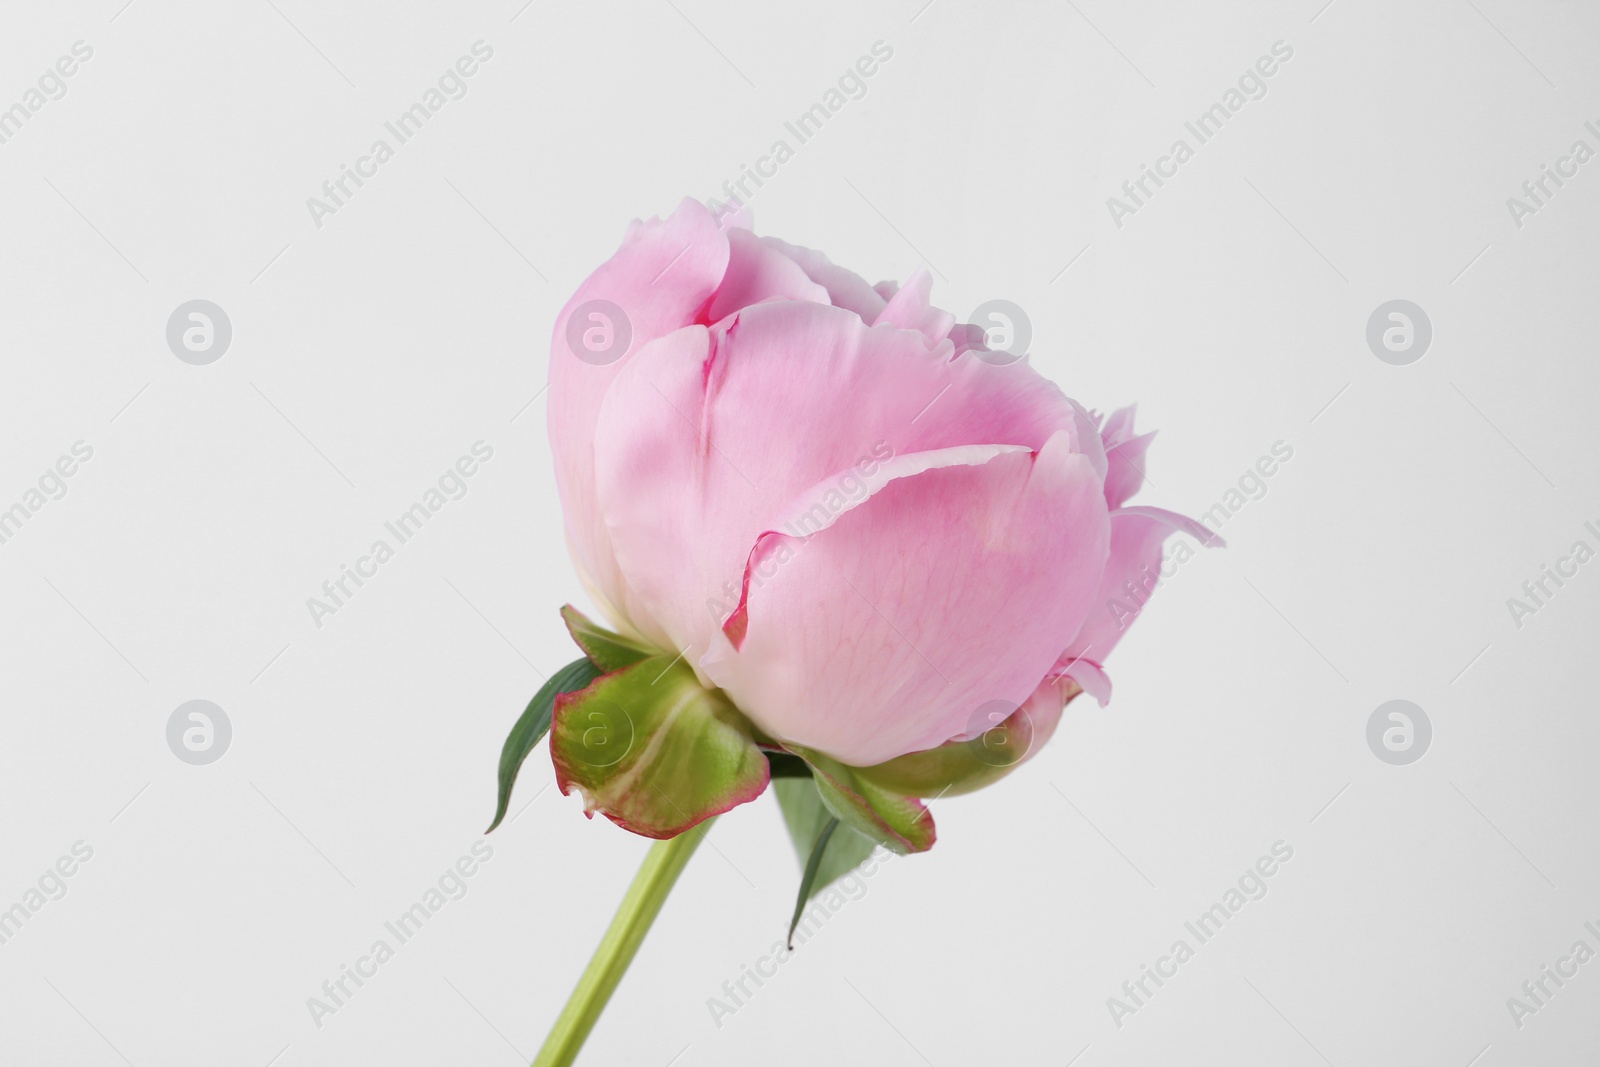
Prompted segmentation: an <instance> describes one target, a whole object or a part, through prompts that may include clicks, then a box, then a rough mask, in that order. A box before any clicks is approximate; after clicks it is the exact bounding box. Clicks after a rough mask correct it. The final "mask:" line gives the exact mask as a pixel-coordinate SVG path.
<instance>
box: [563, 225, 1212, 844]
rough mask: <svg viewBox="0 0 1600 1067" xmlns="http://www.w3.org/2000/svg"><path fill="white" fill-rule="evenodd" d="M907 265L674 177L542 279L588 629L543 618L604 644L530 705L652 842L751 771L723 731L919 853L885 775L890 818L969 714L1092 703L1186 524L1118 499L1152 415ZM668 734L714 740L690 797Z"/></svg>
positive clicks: (611, 803) (1052, 720)
mask: <svg viewBox="0 0 1600 1067" xmlns="http://www.w3.org/2000/svg"><path fill="white" fill-rule="evenodd" d="M930 287H931V283H930V280H929V277H928V275H927V273H926V272H923V271H919V272H917V273H916V274H914V275H912V276H911V278H910V279H908V280H907V281H906V283H905V284H904V285H900V286H896V285H895V284H893V283H890V282H881V283H879V284H877V285H869V284H868V283H867V282H866V281H864V280H863V279H862V278H860V277H858V276H857V275H855V274H853V273H851V272H850V271H848V270H845V269H843V268H841V267H838V266H835V265H834V264H832V263H830V262H829V261H828V259H827V258H826V257H824V256H823V255H821V254H820V253H817V252H813V251H811V250H809V249H805V248H799V247H796V246H793V245H789V244H786V243H784V242H782V241H779V240H776V239H774V238H771V237H757V236H756V235H755V234H754V233H752V232H751V231H750V230H749V229H746V228H743V227H742V226H739V225H735V226H733V227H731V228H726V229H724V228H722V227H719V225H718V223H717V221H716V220H715V219H714V218H713V217H712V215H711V213H710V212H709V211H708V210H707V209H706V208H705V207H703V206H702V205H700V204H698V203H696V202H694V201H692V200H685V201H684V202H683V203H682V204H681V205H680V206H679V207H678V209H677V211H675V212H674V213H673V214H672V215H671V217H669V218H667V219H665V220H659V219H653V220H651V221H649V222H644V223H639V222H635V223H634V224H633V226H632V227H631V229H630V230H629V232H628V235H627V237H626V238H625V240H624V241H623V244H622V247H621V248H620V249H619V250H618V251H617V253H616V254H615V255H614V256H612V258H611V259H610V260H609V261H607V262H606V263H605V264H603V265H602V266H601V267H600V268H599V269H598V270H596V271H595V272H594V274H593V275H591V276H590V277H589V279H588V280H587V281H585V282H584V283H583V284H582V286H580V287H579V289H578V291H577V293H576V294H575V295H574V296H573V297H572V299H571V301H569V302H568V304H567V306H566V307H565V308H564V309H563V311H562V313H561V315H560V317H559V318H558V319H557V321H556V324H555V330H554V339H553V350H552V353H551V360H550V388H549V432H550V443H551V448H552V450H553V452H554V456H555V462H556V472H557V483H558V486H559V489H560V493H561V501H562V506H563V508H564V511H565V517H566V533H567V538H568V543H569V546H570V549H571V552H572V556H573V559H574V561H575V562H576V564H577V567H578V569H579V572H580V574H581V576H582V578H583V581H584V584H585V586H586V587H587V588H588V590H589V591H590V592H591V594H592V595H593V597H594V600H595V602H596V603H597V604H598V605H599V607H600V609H601V611H602V613H603V614H604V615H605V617H606V619H607V620H609V622H610V624H611V625H612V626H613V627H614V628H615V629H616V630H617V631H618V634H617V635H606V636H601V637H597V636H596V635H597V634H600V633H601V631H598V630H597V629H596V628H594V627H593V625H592V624H590V623H588V621H587V620H583V619H582V618H581V616H576V615H575V613H574V614H573V616H572V618H573V619H575V620H578V621H577V622H576V623H575V625H574V636H575V637H577V638H578V640H579V642H580V644H584V647H585V649H586V650H590V647H591V644H592V643H593V642H595V641H598V642H600V643H602V644H604V645H605V646H606V648H607V649H611V648H613V646H615V647H622V648H625V649H626V650H627V652H626V654H624V655H622V656H621V657H618V658H615V659H614V662H609V663H608V662H607V658H606V655H604V654H602V655H601V656H599V657H598V658H597V657H596V656H594V655H593V654H592V653H591V658H592V659H594V661H595V663H596V664H597V665H598V667H597V669H604V668H606V667H608V666H617V665H621V666H618V669H617V670H614V671H612V673H609V674H606V675H605V676H604V677H602V678H600V679H599V680H598V681H595V682H594V683H593V684H592V685H591V686H590V687H589V688H588V689H585V690H584V691H583V692H581V693H580V692H574V693H570V694H568V695H566V696H562V697H560V698H559V699H557V701H556V705H555V719H556V724H555V728H554V732H553V734H552V752H553V754H554V757H555V760H556V764H557V770H558V778H559V780H560V782H561V785H562V788H563V791H567V790H569V789H570V788H571V787H572V786H574V785H575V786H577V787H579V788H581V789H582V790H583V791H584V793H585V794H586V796H587V797H588V799H589V802H590V804H591V806H592V807H594V808H598V809H599V810H602V811H604V812H605V813H606V814H607V815H609V816H610V817H611V818H613V819H614V820H616V821H618V822H619V823H622V824H623V825H625V826H628V827H629V828H631V829H635V830H638V831H639V832H641V833H647V834H650V835H651V836H670V834H671V833H676V832H678V831H681V830H682V829H683V828H685V825H692V824H693V823H694V822H696V821H699V820H700V819H703V818H706V817H708V816H710V815H713V814H716V813H717V812H720V811H724V810H727V809H728V808H729V807H732V806H733V805H734V804H737V803H740V802H742V801H743V800H746V799H750V798H751V797H752V796H754V795H755V794H757V793H759V792H760V791H761V790H762V789H763V788H765V786H766V784H767V778H768V774H769V771H768V766H767V762H768V761H767V760H766V759H764V758H754V757H752V756H751V755H750V753H751V752H756V753H758V755H759V754H760V753H767V754H771V753H794V754H797V755H799V756H800V757H802V758H804V759H805V760H806V761H807V763H808V765H809V767H810V768H811V770H812V772H813V773H814V774H816V775H817V777H818V779H819V788H821V787H822V785H823V783H826V784H828V785H831V786H833V787H837V789H838V790H840V791H841V792H842V793H843V794H846V795H847V799H846V800H845V801H843V802H841V804H842V806H845V807H848V806H850V805H851V804H854V803H855V802H856V801H863V800H864V802H865V806H866V807H867V808H871V809H874V812H873V813H871V814H869V816H868V817H867V820H866V821H867V822H868V823H874V824H876V823H882V822H885V821H887V822H888V823H889V824H890V825H891V826H898V827H899V831H898V835H897V836H899V837H900V838H901V840H900V841H898V842H891V845H893V844H895V843H898V844H901V845H907V846H908V847H909V848H913V849H914V848H917V847H919V846H920V847H926V845H925V844H921V839H919V838H918V837H917V835H916V833H915V832H914V826H913V824H917V823H918V822H919V820H922V819H923V817H924V815H925V812H923V811H922V809H921V806H920V805H916V804H915V802H914V801H910V802H908V803H911V804H912V805H913V806H912V807H911V808H908V809H906V811H905V812H903V813H901V814H903V815H904V816H905V819H903V820H902V822H904V824H905V825H904V826H901V825H900V824H897V823H896V817H895V816H893V815H889V816H885V817H884V818H882V819H880V818H878V816H879V815H882V814H883V809H884V808H885V807H886V806H887V807H893V806H894V805H895V804H898V803H900V801H901V800H902V799H904V798H906V797H916V796H930V795H933V794H934V793H935V792H937V791H938V790H936V789H934V788H933V787H934V785H935V784H937V782H938V781H940V780H942V779H941V775H943V774H944V772H943V771H942V770H941V769H940V766H939V763H940V760H941V759H942V758H943V757H941V756H940V755H939V753H941V752H945V751H949V750H950V746H951V745H952V744H954V745H957V746H959V745H960V744H961V743H962V742H964V741H966V740H968V739H970V738H974V737H978V736H980V735H984V734H986V733H988V732H991V731H992V730H993V729H995V728H996V727H997V725H998V724H1001V723H1009V724H1011V725H1010V727H1008V729H1009V732H1008V733H1007V734H1006V735H1005V736H1006V738H1007V739H1009V740H1011V741H1017V740H1019V739H1020V741H1021V742H1022V743H1023V744H1024V747H1025V748H1026V747H1029V746H1031V747H1037V745H1038V744H1040V743H1042V742H1043V741H1044V740H1045V739H1047V738H1048V736H1049V734H1050V732H1051V731H1053V730H1054V728H1055V724H1056V722H1057V721H1058V720H1059V718H1060V715H1061V711H1062V707H1063V706H1064V704H1065V702H1066V701H1067V700H1069V699H1071V697H1073V696H1075V695H1076V694H1077V693H1078V692H1080V691H1086V692H1088V693H1089V694H1090V695H1091V696H1093V697H1094V698H1096V699H1097V700H1099V701H1100V702H1101V703H1102V704H1104V703H1105V702H1106V700H1107V699H1109V696H1110V681H1109V679H1108V678H1107V675H1106V673H1105V670H1104V664H1105V661H1106V657H1107V655H1108V654H1109V653H1110V652H1111V650H1112V648H1113V647H1114V646H1115V645H1116V643H1117V641H1118V640H1119V639H1120V638H1121V636H1122V632H1123V630H1124V629H1125V628H1126V626H1127V624H1128V622H1129V615H1128V612H1127V610H1126V608H1127V605H1128V604H1130V603H1133V604H1136V605H1141V604H1142V603H1143V601H1144V598H1145V597H1146V596H1148V594H1149V592H1150V590H1151V589H1152V588H1153V584H1154V578H1155V574H1156V569H1157V567H1158V566H1159V563H1160V560H1161V552H1162V545H1163V542H1164V541H1165V540H1166V538H1167V537H1168V536H1169V535H1170V534H1172V533H1173V532H1175V531H1185V532H1188V533H1190V534H1192V535H1193V536H1195V537H1196V538H1198V539H1199V540H1200V541H1201V542H1202V543H1206V544H1210V543H1214V542H1215V541H1216V538H1215V537H1214V536H1212V535H1211V534H1210V533H1209V532H1208V531H1206V530H1205V529H1204V528H1203V527H1201V526H1199V525H1198V524H1197V523H1195V522H1193V521H1192V520H1189V519H1186V518H1183V517H1182V516H1179V515H1176V514H1174V513H1172V512H1169V511H1163V510H1161V509H1159V508H1152V507H1136V506H1129V505H1128V503H1127V502H1128V499H1129V498H1130V497H1131V496H1132V495H1133V494H1134V493H1135V492H1136V491H1137V490H1138V488H1139V485H1140V483H1141V481H1142V475H1141V469H1142V467H1143V464H1144V454H1145V451H1146V449H1147V448H1148V447H1149V444H1150V439H1151V436H1152V435H1151V434H1148V433H1147V434H1142V435H1141V434H1136V433H1135V432H1134V428H1133V409H1132V408H1127V409H1124V410H1121V411H1118V412H1116V413H1115V414H1113V415H1111V416H1110V417H1109V418H1108V419H1106V420H1104V422H1103V424H1102V421H1101V419H1100V418H1099V417H1098V416H1096V415H1094V414H1091V413H1090V412H1088V411H1086V410H1085V409H1084V408H1083V407H1081V406H1080V405H1078V404H1077V403H1076V402H1075V401H1073V400H1071V399H1069V398H1068V397H1067V396H1065V395H1064V394H1063V393H1062V392H1061V390H1060V389H1058V388H1057V387H1056V386H1055V385H1054V384H1052V383H1051V382H1049V381H1047V380H1046V379H1044V378H1043V377H1041V376H1040V375H1039V374H1038V373H1037V372H1036V371H1034V370H1033V369H1032V367H1030V366H1029V365H1028V363H1027V361H1026V360H1017V359H1014V358H1011V357H1009V356H1007V357H1005V358H997V355H996V354H995V353H991V352H989V351H988V350H987V349H986V348H985V347H984V345H983V343H982V334H981V332H979V331H978V330H977V329H976V328H975V327H971V326H965V325H961V326H958V325H957V324H956V322H955V319H954V316H952V315H950V314H949V313H948V312H945V311H942V310H940V309H939V308H937V307H935V306H934V305H933V304H931V303H930V302H929V292H930ZM1130 598H1131V599H1130ZM1113 602H1114V603H1116V604H1118V605H1121V606H1122V610H1120V611H1114V610H1111V607H1110V605H1111V604H1112V603H1113ZM613 639H614V640H613ZM586 640H587V641H589V642H590V643H585V641H586ZM644 657H649V658H650V662H649V663H648V664H644V663H640V662H639V661H640V660H641V659H643V658H644ZM669 661H670V662H669ZM639 667H649V668H650V671H649V672H645V671H642V670H636V668H639ZM629 672H634V673H635V675H636V677H635V678H634V679H633V680H632V681H629V680H628V679H627V678H625V677H623V676H625V675H628V674H629ZM655 672H666V673H665V674H664V675H663V674H659V673H658V680H657V682H651V681H650V680H649V679H647V678H644V677H643V675H644V673H655ZM662 677H665V679H666V680H665V681H661V680H660V678H662ZM658 685H659V688H657V686H658ZM662 693H669V694H671V696H670V698H669V697H666V696H662V695H661V694H662ZM649 700H654V701H656V703H657V704H665V705H667V706H664V707H661V708H658V709H656V710H643V711H641V710H640V709H641V707H642V705H641V704H640V701H649ZM1019 708H1021V709H1022V711H1021V712H1020V713H1019V714H1017V715H1015V716H1013V715H1012V713H1013V712H1016V710H1017V709H1019ZM597 709H598V710H597ZM684 709H688V710H687V711H685V710H684ZM617 712H620V715H618V714H616V713H617ZM695 716H698V718H696V719H695V721H696V722H699V723H701V725H700V726H693V725H685V724H686V723H687V722H688V721H689V719H690V718H692V717H695ZM621 720H626V722H622V721H621ZM1022 720H1026V721H1025V722H1023V721H1022ZM597 731H598V732H597ZM666 735H671V736H670V737H667V736H666ZM663 738H665V739H663ZM580 739H581V740H580ZM607 744H609V745H611V746H612V747H611V748H610V749H606V750H605V751H606V752H607V753H608V754H607V755H606V756H605V758H594V753H595V752H596V751H599V749H597V748H596V747H595V746H601V747H603V746H604V745H607ZM573 746H587V747H588V749H589V750H590V751H589V753H588V754H587V755H585V754H582V753H575V750H574V748H573ZM668 750H670V751H671V752H672V755H671V758H670V759H667V758H666V757H664V756H663V752H665V751H668ZM611 755H615V756H616V758H615V759H614V760H613V759H611ZM641 760H649V761H654V762H653V764H652V767H645V766H643V765H641V763H640V761H641ZM696 760H710V761H712V762H716V761H718V760H720V761H721V762H722V764H723V766H724V767H725V770H726V781H725V782H724V787H723V788H720V791H719V790H712V791H711V792H710V793H707V792H705V791H704V790H703V789H701V788H700V787H699V785H697V783H696V782H694V781H692V780H691V779H693V777H694V774H695V773H696V772H695V771H694V766H695V761H696ZM968 762H969V763H971V761H970V760H969V761H968ZM978 762H979V763H987V764H989V765H991V766H998V765H1000V764H1001V763H1004V762H1005V761H1002V760H981V759H980V760H979V761H978ZM1011 762H1014V760H1012V761H1011ZM973 766H974V767H976V764H974V765H973ZM663 768H665V769H663ZM686 768H687V769H686ZM650 774H667V775H678V776H679V778H678V779H676V780H675V781H676V784H677V786H678V787H679V788H680V792H678V793H677V794H674V796H673V798H672V800H671V804H672V807H674V808H677V809H678V812H679V814H680V815H681V816H682V818H677V817H675V816H672V815H670V813H667V814H663V815H661V816H660V817H659V818H656V817H655V816H652V815H650V814H649V813H641V812H640V810H638V804H637V803H635V800H636V799H637V797H638V796H639V794H641V793H642V792H645V791H646V790H645V788H644V786H645V785H646V784H648V783H645V781H644V779H645V778H647V777H648V776H649V775H650ZM945 777H946V778H948V780H946V781H945V785H944V786H943V788H945V789H948V788H950V786H951V785H953V784H960V785H962V786H963V787H966V786H968V785H970V784H971V783H970V782H966V781H963V782H961V783H956V782H955V780H954V778H949V776H948V775H946V776H945ZM978 777H980V778H981V777H983V776H981V775H980V776H978ZM988 777H993V775H989V776H988ZM669 784H670V783H669ZM656 791H657V792H661V791H663V790H662V789H661V788H660V787H659V783H658V788H657V790H656ZM665 791H666V792H668V793H671V792H672V790H671V789H666V790H665ZM827 795H828V794H827V791H826V789H825V790H824V796H825V798H827ZM630 798H632V799H630ZM834 799H837V798H834ZM829 806H830V808H834V807H835V805H834V804H833V803H831V802H830V804H829ZM841 817H843V816H841ZM907 820H909V821H907ZM847 821H848V820H847ZM852 825H855V824H852ZM908 827H910V828H908ZM927 827H928V832H927V834H926V838H925V839H926V841H927V842H928V843H931V840H932V838H931V821H928V822H927ZM857 828H858V829H860V828H861V827H859V826H858V827H857ZM908 842H909V844H908Z"/></svg>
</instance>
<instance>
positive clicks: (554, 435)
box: [547, 199, 728, 642]
mask: <svg viewBox="0 0 1600 1067" xmlns="http://www.w3.org/2000/svg"><path fill="white" fill-rule="evenodd" d="M727 266H728V239H727V237H725V236H724V235H723V234H722V233H721V232H720V231H719V230H718V229H717V227H716V224H715V223H714V222H713V221H712V218H711V215H710V213H709V212H708V211H707V210H706V209H705V207H704V206H702V205H701V204H699V203H697V202H696V201H694V200H688V199H685V200H684V201H683V202H682V203H681V204H680V205H678V209H677V210H676V211H674V212H673V213H672V215H671V216H670V217H669V218H667V219H666V220H665V221H663V220H661V219H651V220H650V221H648V222H643V223H640V222H635V223H634V225H633V226H632V227H631V228H630V229H629V231H628V235H627V237H626V238H625V239H624V240H623V243H622V247H621V248H620V249H618V250H617V252H616V254H615V255H613V256H612V257H611V258H610V259H609V260H607V261H606V262H605V263H603V264H601V266H600V267H599V268H598V269H597V270H596V271H595V272H594V273H593V274H591V275H590V276H589V278H588V279H587V280H586V281H585V282H584V283H583V284H582V285H581V286H579V287H578V291H577V292H576V293H575V294H573V297H572V299H571V300H569V301H568V302H567V306H566V307H565V308H563V309H562V311H561V314H560V315H558V316H557V317H556V324H555V331H554V333H553V335H552V337H551V342H550V370H549V373H550V385H549V399H548V401H547V411H548V426H549V435H550V448H551V451H552V452H553V453H554V455H555V465H556V486H557V488H558V489H559V490H560V493H561V502H562V508H563V510H564V511H565V513H566V527H567V545H568V548H569V549H570V550H571V552H572V555H573V559H574V562H575V563H576V564H577V567H578V571H579V574H580V576H581V577H582V578H583V580H584V583H585V585H586V586H587V587H588V588H589V590H590V592H591V593H592V594H593V595H594V597H595V599H596V601H597V603H598V605H599V606H600V608H601V609H602V610H603V611H604V612H605V614H606V616H607V618H609V619H610V620H611V622H612V623H613V624H614V625H615V626H617V627H618V628H619V629H622V630H624V631H626V632H629V633H634V634H637V635H639V636H643V637H646V638H649V639H651V640H652V641H653V642H658V641H659V640H660V638H661V637H662V636H663V635H662V634H661V632H660V630H659V628H657V627H654V626H653V625H652V624H651V622H650V620H649V617H648V615H647V613H644V612H642V611H641V610H640V607H641V606H640V605H639V604H637V603H636V602H635V599H634V597H633V596H632V594H631V591H630V590H629V589H628V586H627V583H626V582H625V581H624V580H623V578H622V574H621V571H620V570H619V569H618V567H617V564H616V561H615V559H614V557H613V554H612V547H611V541H610V536H609V534H608V532H607V530H606V527H605V524H604V522H603V520H602V518H601V513H600V508H599V503H598V500H597V497H596V490H595V461H594V446H593V442H594V439H595V424H596V420H597V418H598V415H599V411H600V405H601V402H602V400H603V399H604V397H605V395H606V392H607V391H608V390H609V388H610V386H611V383H612V382H613V380H615V378H616V377H617V375H618V374H619V373H621V371H622V370H623V368H625V367H626V366H627V365H628V363H629V361H630V360H631V359H632V358H633V356H635V355H636V354H637V353H638V351H639V350H640V348H641V347H642V346H643V345H644V344H645V342H647V341H649V340H650V339H651V338H654V337H658V336H660V335H662V334H665V333H669V332H671V331H673V330H676V329H678V328H680V327H682V326H685V325H687V324H689V323H692V322H696V321H698V320H699V319H700V317H701V316H702V315H703V313H704V312H705V309H706V305H707V304H708V302H709V301H710V300H711V297H712V294H713V293H714V292H715V291H716V288H717V285H718V283H719V282H720V281H721V280H722V277H723V274H724V273H725V271H726V269H727ZM594 300H608V301H610V302H612V303H613V304H615V305H617V306H618V307H620V308H621V309H622V311H623V313H624V314H625V315H626V316H627V319H628V324H629V326H630V328H631V333H632V342H631V344H630V345H629V347H628V349H627V350H626V352H624V353H623V354H621V355H620V356H619V357H618V358H616V359H615V360H614V361H612V362H598V363H597V362H595V361H594V360H593V358H592V357H591V358H589V359H587V360H586V359H583V358H579V356H578V354H577V353H576V352H575V351H574V350H573V348H572V347H571V345H570V344H569V342H568V338H567V324H568V320H569V319H570V318H571V316H572V314H573V313H574V311H576V310H578V309H579V308H580V307H583V305H585V304H588V303H589V302H590V301H594ZM586 355H588V354H587V353H586Z"/></svg>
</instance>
